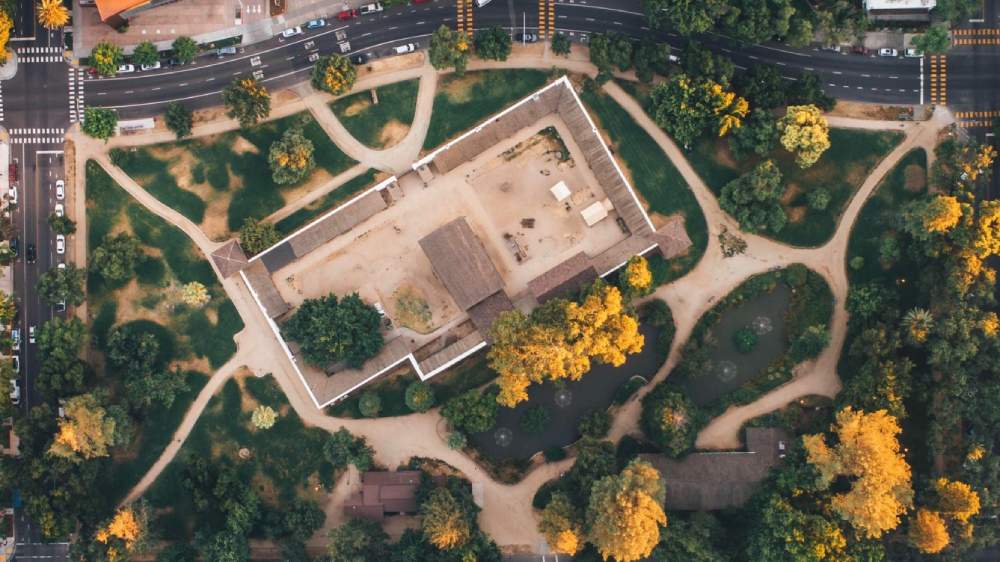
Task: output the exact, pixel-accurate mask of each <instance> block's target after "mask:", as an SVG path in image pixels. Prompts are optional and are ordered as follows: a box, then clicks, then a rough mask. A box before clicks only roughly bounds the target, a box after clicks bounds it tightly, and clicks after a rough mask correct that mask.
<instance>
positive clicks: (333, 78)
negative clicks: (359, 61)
mask: <svg viewBox="0 0 1000 562" xmlns="http://www.w3.org/2000/svg"><path fill="white" fill-rule="evenodd" d="M357 79H358V68H357V67H356V66H354V65H353V64H351V61H350V60H348V59H347V57H345V56H341V55H338V54H336V53H334V54H331V55H327V56H325V57H321V58H320V59H319V60H318V61H316V64H315V65H313V70H312V85H313V88H316V89H317V90H323V91H324V92H327V93H329V94H332V95H335V96H339V95H341V94H346V93H347V92H349V91H351V88H353V87H354V82H355V81H356V80H357Z"/></svg>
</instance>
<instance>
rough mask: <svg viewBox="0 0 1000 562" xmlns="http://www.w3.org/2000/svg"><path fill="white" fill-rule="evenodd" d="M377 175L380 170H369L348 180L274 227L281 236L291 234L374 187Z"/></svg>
mask: <svg viewBox="0 0 1000 562" xmlns="http://www.w3.org/2000/svg"><path fill="white" fill-rule="evenodd" d="M377 173H378V170H376V169H374V168H369V169H368V170H367V171H366V172H363V173H362V174H361V175H359V176H357V177H355V178H353V179H351V180H348V181H347V182H345V183H344V184H342V185H340V186H338V187H337V188H336V189H334V190H333V191H331V192H330V193H327V194H326V195H324V196H323V197H320V198H319V199H317V200H315V201H313V202H312V203H309V204H308V205H306V206H305V207H302V208H301V209H299V210H297V211H295V212H294V213H292V214H290V215H288V216H287V217H285V218H283V219H281V220H280V221H278V222H277V223H275V225H274V227H275V228H277V229H278V232H280V233H281V234H291V233H292V232H294V231H296V230H298V229H299V228H301V227H302V226H304V225H306V224H307V223H309V222H310V221H312V220H313V219H315V218H316V217H318V216H320V215H322V214H323V213H325V212H327V211H329V210H331V209H333V208H334V207H336V206H337V205H339V204H340V203H343V202H344V201H346V200H347V199H349V198H350V197H352V196H354V195H355V194H357V193H359V192H360V191H362V190H363V189H365V188H367V187H369V186H370V185H372V184H373V183H374V182H375V174H377Z"/></svg>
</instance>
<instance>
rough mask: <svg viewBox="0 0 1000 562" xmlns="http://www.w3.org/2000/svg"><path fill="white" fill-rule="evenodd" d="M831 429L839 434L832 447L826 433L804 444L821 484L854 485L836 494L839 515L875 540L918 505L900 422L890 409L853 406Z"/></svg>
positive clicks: (840, 414)
mask: <svg viewBox="0 0 1000 562" xmlns="http://www.w3.org/2000/svg"><path fill="white" fill-rule="evenodd" d="M830 429H831V431H833V432H834V433H835V434H836V435H837V444H836V445H834V446H832V447H831V446H829V445H827V443H826V439H825V437H824V436H823V435H821V434H817V435H806V436H804V437H803V438H802V442H803V445H804V447H805V450H806V455H807V459H808V461H809V463H810V464H811V465H813V466H814V467H816V469H817V470H818V471H819V475H820V485H821V486H823V487H827V486H829V485H830V484H831V483H832V482H833V481H834V479H836V478H846V479H848V480H849V482H850V490H849V491H847V492H842V493H837V494H834V495H833V499H832V500H831V507H832V509H833V511H834V512H836V513H837V514H839V515H840V516H841V517H842V518H844V519H846V520H847V521H848V522H849V523H850V524H851V525H852V526H853V527H854V528H855V529H856V530H857V531H858V532H859V533H860V534H862V535H864V536H866V537H869V538H878V537H880V536H882V535H883V534H884V533H885V532H886V531H890V530H892V529H895V528H896V526H897V525H899V518H900V516H901V515H902V514H903V513H905V512H906V510H907V509H909V508H910V506H912V504H913V489H912V488H911V487H910V466H909V464H907V462H906V459H905V458H904V456H903V454H902V452H901V451H900V446H899V440H898V439H897V435H899V433H900V432H901V430H900V428H899V424H898V423H897V421H896V418H894V417H892V416H890V415H889V414H888V413H886V411H885V410H879V411H877V412H872V413H865V412H863V411H860V410H858V411H855V410H853V409H852V408H851V407H850V406H848V407H846V408H844V409H842V410H840V411H839V412H837V416H836V422H835V423H834V424H833V425H832V426H831V428H830Z"/></svg>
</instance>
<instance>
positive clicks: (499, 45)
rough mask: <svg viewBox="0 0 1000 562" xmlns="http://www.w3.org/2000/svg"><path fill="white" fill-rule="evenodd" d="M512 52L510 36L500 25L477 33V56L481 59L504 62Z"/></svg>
mask: <svg viewBox="0 0 1000 562" xmlns="http://www.w3.org/2000/svg"><path fill="white" fill-rule="evenodd" d="M510 50H511V40H510V34H509V33H507V30H506V29H504V28H502V27H500V26H499V25H494V26H493V27H489V28H487V29H484V30H481V31H479V32H478V33H476V55H478V56H479V58H481V59H490V60H499V61H504V60H507V57H509V56H510Z"/></svg>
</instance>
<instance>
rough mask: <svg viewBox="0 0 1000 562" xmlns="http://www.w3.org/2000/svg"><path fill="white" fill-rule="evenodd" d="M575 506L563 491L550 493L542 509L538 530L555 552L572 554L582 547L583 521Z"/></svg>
mask: <svg viewBox="0 0 1000 562" xmlns="http://www.w3.org/2000/svg"><path fill="white" fill-rule="evenodd" d="M581 519H582V518H581V516H580V513H579V512H578V510H577V508H576V506H574V505H573V502H572V501H571V500H570V498H569V496H568V495H566V494H565V493H563V492H556V493H554V494H552V499H550V500H549V503H548V505H546V506H545V509H543V510H542V519H541V521H539V523H538V530H539V531H541V533H542V534H543V535H545V540H546V541H548V543H549V546H550V547H551V548H552V550H555V551H556V552H562V553H565V554H569V555H570V556H572V555H574V554H576V553H577V551H579V550H580V549H581V548H583V540H584V539H583V521H582V520H581Z"/></svg>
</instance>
